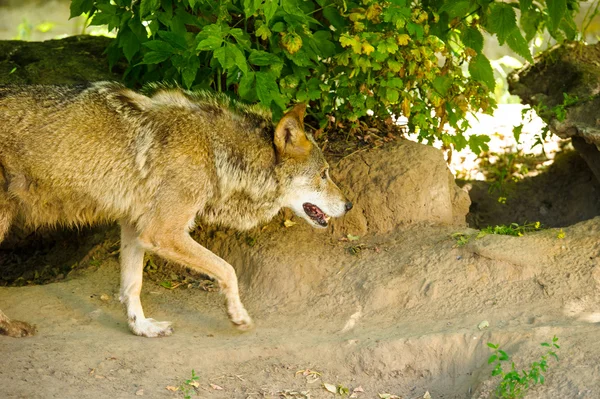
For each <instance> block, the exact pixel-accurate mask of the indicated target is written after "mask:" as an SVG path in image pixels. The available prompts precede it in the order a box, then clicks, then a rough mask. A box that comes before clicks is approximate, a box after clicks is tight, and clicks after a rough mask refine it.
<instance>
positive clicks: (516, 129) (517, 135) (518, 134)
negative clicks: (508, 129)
mask: <svg viewBox="0 0 600 399" xmlns="http://www.w3.org/2000/svg"><path fill="white" fill-rule="evenodd" d="M522 130H523V124H521V125H518V126H515V127H513V136H515V141H516V142H517V143H519V142H520V141H521V131H522Z"/></svg>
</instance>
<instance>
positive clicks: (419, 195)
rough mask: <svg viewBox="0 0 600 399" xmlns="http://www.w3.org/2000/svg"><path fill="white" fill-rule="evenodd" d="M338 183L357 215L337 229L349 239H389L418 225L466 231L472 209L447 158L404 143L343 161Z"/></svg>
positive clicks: (336, 175) (335, 174)
mask: <svg viewBox="0 0 600 399" xmlns="http://www.w3.org/2000/svg"><path fill="white" fill-rule="evenodd" d="M332 176H333V178H334V179H335V180H336V181H337V182H338V184H339V185H340V187H341V188H342V191H344V192H345V193H346V194H347V195H348V198H349V199H350V200H351V201H352V202H353V203H354V209H353V210H352V211H351V212H350V213H348V214H347V215H346V216H345V217H344V218H343V219H341V220H339V221H335V222H334V223H333V226H334V231H336V232H341V233H343V234H348V233H350V234H354V235H365V234H368V233H369V234H384V233H387V232H390V231H392V230H394V229H396V228H397V227H398V226H401V225H407V224H414V223H423V222H425V223H435V224H455V225H464V224H465V217H466V214H467V213H468V212H469V205H470V203H471V201H470V199H469V195H468V194H467V192H466V191H464V190H462V189H461V188H459V187H458V186H457V185H456V183H455V182H454V176H453V175H452V173H451V172H450V170H449V169H448V166H447V164H446V161H445V160H444V157H443V155H442V152H441V151H439V150H437V149H435V148H433V147H429V146H426V145H422V144H418V143H415V142H412V141H407V140H402V141H398V142H395V143H393V144H389V145H387V146H384V147H382V148H378V149H375V150H371V151H366V152H361V153H357V154H355V155H353V156H350V157H348V158H344V159H342V160H341V161H340V162H339V164H337V165H336V166H335V167H334V168H333V173H332Z"/></svg>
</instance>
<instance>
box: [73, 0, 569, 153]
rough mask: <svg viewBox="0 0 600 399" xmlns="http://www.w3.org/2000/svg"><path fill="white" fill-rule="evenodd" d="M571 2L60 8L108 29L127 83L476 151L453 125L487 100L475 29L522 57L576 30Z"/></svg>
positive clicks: (314, 1) (115, 1)
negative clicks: (291, 110)
mask: <svg viewBox="0 0 600 399" xmlns="http://www.w3.org/2000/svg"><path fill="white" fill-rule="evenodd" d="M577 9H578V1H576V0H546V1H545V2H544V3H538V2H533V1H531V0H520V1H519V2H511V3H505V2H501V1H493V0H492V1H490V0H450V1H441V0H414V1H408V0H389V1H382V0H356V1H347V0H279V1H276V0H223V1H219V2H215V1H212V0H141V1H131V0H72V3H71V16H72V17H73V16H78V15H81V14H82V13H87V14H88V16H89V18H90V21H91V22H90V23H91V24H92V25H108V28H109V30H112V29H116V30H117V37H116V39H115V41H114V43H113V44H112V45H111V46H110V48H109V49H108V56H109V59H110V62H111V64H115V63H116V62H118V61H119V60H121V59H123V58H125V59H126V60H127V62H128V64H129V67H128V68H127V70H126V72H125V81H126V82H127V83H128V84H131V85H135V84H143V83H145V82H148V81H156V80H166V81H176V82H178V83H180V84H182V85H183V86H184V87H186V88H190V89H199V88H212V89H214V90H218V91H223V92H228V93H230V94H232V95H237V96H239V97H241V98H242V99H243V100H245V101H248V102H256V101H259V102H261V103H262V104H264V105H265V106H267V107H270V108H271V109H272V110H273V112H274V116H275V118H277V117H278V116H280V115H281V114H282V112H283V110H284V109H285V108H286V107H287V106H288V105H289V104H290V103H292V102H308V103H310V106H311V107H310V110H309V111H310V113H311V116H312V118H313V119H312V122H313V124H315V125H317V124H318V125H319V126H320V127H321V128H341V127H347V126H348V125H350V126H356V125H357V124H358V122H359V121H366V122H368V123H370V124H371V125H373V126H377V127H378V128H380V129H382V130H387V131H390V130H394V129H395V128H396V125H395V123H394V120H395V118H397V117H400V116H404V117H407V118H409V128H410V129H411V130H412V131H413V132H416V133H418V135H419V138H420V139H421V140H426V141H432V140H434V139H440V140H442V142H443V143H444V145H446V146H454V147H455V148H457V149H459V150H460V149H462V148H464V147H466V146H467V145H468V146H470V147H471V149H473V150H474V151H475V152H477V153H479V152H480V151H481V150H485V149H486V148H487V144H486V142H487V137H485V136H471V137H469V138H468V139H467V138H466V137H465V136H464V135H463V132H464V131H465V129H466V128H467V127H468V122H467V120H466V119H465V116H466V114H467V113H468V112H470V111H478V110H481V111H483V112H489V111H491V110H492V109H493V108H494V106H495V103H494V100H493V99H492V98H491V97H490V93H491V92H493V90H494V87H495V79H494V74H493V71H492V67H491V64H490V62H489V60H488V59H487V58H486V57H485V55H484V54H483V52H482V50H483V45H484V36H483V35H482V33H483V32H488V33H490V34H492V35H495V36H496V38H497V39H498V40H499V42H500V43H501V44H506V45H508V46H509V47H510V48H511V49H512V50H514V51H515V52H516V53H517V54H519V55H521V56H523V57H524V58H526V59H528V60H530V61H531V60H532V57H531V54H530V51H529V47H528V42H529V41H531V40H532V39H533V38H534V37H535V35H536V34H537V33H538V32H541V31H544V30H548V31H549V32H550V34H551V35H552V36H553V37H554V38H556V39H558V40H563V39H565V38H568V39H573V38H575V37H576V34H577V32H576V29H575V24H574V22H573V15H574V13H575V12H576V11H577ZM516 11H520V12H519V15H520V17H519V20H518V21H517V12H516ZM463 65H464V66H465V67H466V68H465V69H467V70H468V74H467V72H466V71H464V70H463V68H462V66H463ZM446 123H448V124H449V125H450V126H451V127H452V128H453V129H452V130H453V132H446V131H444V130H443V127H444V126H445V124H446Z"/></svg>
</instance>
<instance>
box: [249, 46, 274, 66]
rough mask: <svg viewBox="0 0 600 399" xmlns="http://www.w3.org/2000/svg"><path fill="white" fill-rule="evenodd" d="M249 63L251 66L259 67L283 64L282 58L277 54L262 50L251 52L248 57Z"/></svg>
mask: <svg viewBox="0 0 600 399" xmlns="http://www.w3.org/2000/svg"><path fill="white" fill-rule="evenodd" d="M248 61H250V63H251V64H253V65H258V66H266V65H271V64H278V63H281V62H282V60H281V58H279V57H278V56H276V55H275V54H273V53H269V52H267V51H262V50H252V51H251V52H250V57H248Z"/></svg>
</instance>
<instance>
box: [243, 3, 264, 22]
mask: <svg viewBox="0 0 600 399" xmlns="http://www.w3.org/2000/svg"><path fill="white" fill-rule="evenodd" d="M261 3H262V0H244V14H245V15H246V18H250V17H252V16H254V14H256V11H258V8H259V7H260V4H261Z"/></svg>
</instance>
